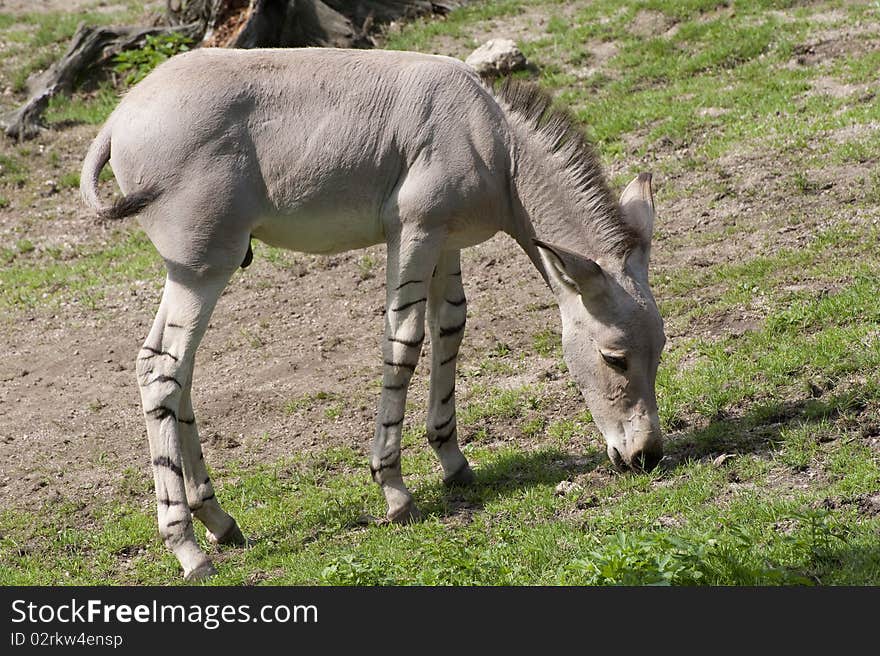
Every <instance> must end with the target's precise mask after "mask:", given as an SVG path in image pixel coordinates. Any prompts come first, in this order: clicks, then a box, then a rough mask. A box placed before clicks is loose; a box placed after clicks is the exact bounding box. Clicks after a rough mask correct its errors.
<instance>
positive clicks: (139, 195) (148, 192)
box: [98, 189, 159, 221]
mask: <svg viewBox="0 0 880 656" xmlns="http://www.w3.org/2000/svg"><path fill="white" fill-rule="evenodd" d="M158 196H159V192H158V191H156V190H155V189H144V190H143V191H136V192H134V193H133V194H129V195H128V196H123V197H122V198H120V199H118V200H117V201H116V202H114V203H113V204H112V205H111V206H110V207H102V208H101V209H99V210H98V218H99V219H100V220H101V221H118V220H119V219H124V218H126V217H129V216H132V215H133V214H138V213H140V212H141V211H143V209H144V208H145V207H147V205H149V204H150V203H152V202H153V201H154V200H156V198H157V197H158Z"/></svg>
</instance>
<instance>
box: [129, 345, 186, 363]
mask: <svg viewBox="0 0 880 656" xmlns="http://www.w3.org/2000/svg"><path fill="white" fill-rule="evenodd" d="M141 351H146V352H147V353H150V355H146V356H144V357H142V358H138V360H149V359H150V358H155V357H156V356H157V355H167V356H168V357H169V358H171V359H172V360H174V361H175V362H177V360H178V358H177V356H176V355H172V354H171V353H169V352H168V351H159V350H158V349H154V348H152V347H150V346H142V347H141Z"/></svg>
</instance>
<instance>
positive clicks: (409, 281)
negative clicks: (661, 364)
mask: <svg viewBox="0 0 880 656" xmlns="http://www.w3.org/2000/svg"><path fill="white" fill-rule="evenodd" d="M421 282H422V281H421V280H407V281H406V282H402V283H400V284H399V285H398V286H397V287H395V288H394V291H397V290H398V289H403V288H404V287H406V286H407V285H415V284H418V283H421Z"/></svg>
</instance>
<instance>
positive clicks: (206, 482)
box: [202, 476, 211, 485]
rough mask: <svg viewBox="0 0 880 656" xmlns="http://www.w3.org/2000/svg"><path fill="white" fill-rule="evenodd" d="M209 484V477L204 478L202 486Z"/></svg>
mask: <svg viewBox="0 0 880 656" xmlns="http://www.w3.org/2000/svg"><path fill="white" fill-rule="evenodd" d="M210 482H211V477H210V476H209V477H208V478H206V479H205V480H203V481H202V485H207V484H208V483H210Z"/></svg>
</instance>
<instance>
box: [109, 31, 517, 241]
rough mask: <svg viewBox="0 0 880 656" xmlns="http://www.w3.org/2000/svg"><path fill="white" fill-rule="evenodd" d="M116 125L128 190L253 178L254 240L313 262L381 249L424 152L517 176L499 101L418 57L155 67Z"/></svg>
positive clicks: (446, 67) (116, 157) (311, 54)
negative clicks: (386, 221)
mask: <svg viewBox="0 0 880 656" xmlns="http://www.w3.org/2000/svg"><path fill="white" fill-rule="evenodd" d="M110 121H111V122H112V124H113V134H112V140H113V148H112V158H111V164H112V166H113V170H114V173H116V177H117V179H118V181H119V184H120V187H121V188H122V190H123V192H124V193H126V194H128V193H130V192H132V191H136V190H138V189H142V188H144V187H158V188H161V189H165V188H172V187H174V186H175V185H179V184H181V183H185V181H186V180H187V179H189V180H192V179H198V178H199V177H200V176H204V175H205V173H206V172H212V171H213V172H215V173H216V172H218V171H220V172H221V173H217V174H216V177H215V179H214V180H212V181H210V182H211V183H213V184H215V185H216V184H223V179H224V176H227V177H228V176H233V177H235V178H236V180H239V181H240V180H241V179H246V180H247V187H248V188H249V189H253V190H259V193H254V195H253V197H252V199H251V200H252V204H253V205H254V207H255V211H254V216H253V217H252V219H251V220H252V221H253V225H252V226H251V228H252V232H253V233H254V235H255V236H257V237H259V238H261V239H263V240H265V241H267V242H269V243H273V244H277V245H280V246H286V247H289V248H295V249H297V250H307V251H312V252H331V251H341V250H347V249H350V248H357V247H361V246H366V245H369V244H373V243H378V242H379V241H381V240H382V238H383V235H382V226H381V225H380V224H379V221H380V219H379V217H380V214H381V212H382V209H383V207H384V206H385V204H386V203H387V201H388V199H389V196H390V195H391V194H392V193H393V191H394V187H395V184H396V183H397V182H398V181H399V179H400V177H401V175H402V174H403V173H405V172H406V171H407V170H408V169H409V167H411V166H412V165H413V163H414V162H415V161H416V159H417V158H419V157H420V156H423V155H424V153H425V152H426V151H429V152H431V153H434V154H435V156H436V157H440V158H445V161H446V162H448V164H447V166H448V168H449V169H450V171H449V174H450V175H451V176H452V178H453V179H454V177H455V175H456V169H457V168H462V169H463V170H466V169H468V168H470V169H471V170H473V169H474V168H476V166H475V165H474V163H473V162H471V161H468V160H469V159H471V158H476V159H477V160H481V161H483V162H491V166H493V167H495V166H497V167H498V168H499V169H505V168H506V167H507V159H506V158H507V151H506V143H504V138H503V135H502V137H501V138H500V139H499V134H498V130H499V128H500V127H501V126H502V125H503V123H504V118H503V115H502V112H501V110H500V108H499V107H498V106H497V104H496V103H495V101H494V100H493V99H492V97H491V94H489V93H488V92H487V91H486V89H485V88H484V87H483V86H482V85H481V83H480V82H479V79H478V78H477V77H476V75H475V74H474V73H473V72H472V71H471V70H470V69H469V68H468V67H466V66H465V65H464V64H462V63H461V62H458V61H457V60H454V59H451V58H447V57H438V56H434V55H424V54H419V53H409V52H395V51H357V50H354V51H353V50H338V49H325V48H303V49H258V50H227V49H200V50H196V51H192V52H190V53H186V54H184V55H179V56H177V57H174V58H172V59H171V60H169V61H168V62H166V63H164V64H163V65H162V66H160V67H159V68H157V69H156V70H155V71H154V72H153V73H152V74H151V75H150V76H148V77H147V78H146V79H145V80H143V81H142V82H141V83H140V84H139V85H137V86H136V87H135V88H134V89H132V91H131V92H130V93H129V94H128V95H127V96H126V97H125V98H124V99H123V101H122V103H120V105H119V107H118V108H117V110H116V111H115V112H114V114H113V115H112V116H111V119H110ZM462 154H465V155H466V157H465V159H464V160H462ZM209 177H210V176H209ZM465 186H466V185H465Z"/></svg>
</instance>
